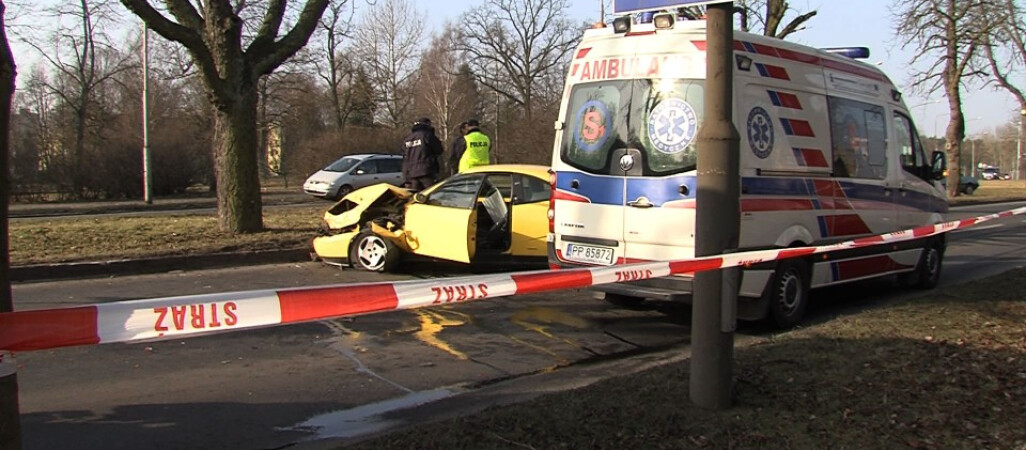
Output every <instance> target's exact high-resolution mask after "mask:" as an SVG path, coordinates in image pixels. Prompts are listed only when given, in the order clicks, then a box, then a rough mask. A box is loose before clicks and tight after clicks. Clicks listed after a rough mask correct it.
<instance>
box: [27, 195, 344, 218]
mask: <svg viewBox="0 0 1026 450" xmlns="http://www.w3.org/2000/svg"><path fill="white" fill-rule="evenodd" d="M261 201H262V203H263V206H279V205H296V204H305V203H318V202H319V203H324V204H325V205H327V203H326V202H324V201H321V200H318V199H316V198H314V197H311V196H309V195H306V194H304V193H303V191H302V190H301V189H299V188H296V189H291V188H290V189H283V188H271V189H267V190H265V191H263V192H261ZM216 207H217V198H215V197H214V196H213V194H199V193H197V194H194V195H189V196H182V197H175V198H157V199H154V200H153V203H152V204H146V203H145V202H143V201H142V200H116V201H94V202H47V203H11V204H10V206H9V207H8V213H9V216H8V217H10V218H12V219H21V218H31V217H51V216H71V215H83V214H117V213H126V212H143V211H179V210H189V209H205V208H216Z"/></svg>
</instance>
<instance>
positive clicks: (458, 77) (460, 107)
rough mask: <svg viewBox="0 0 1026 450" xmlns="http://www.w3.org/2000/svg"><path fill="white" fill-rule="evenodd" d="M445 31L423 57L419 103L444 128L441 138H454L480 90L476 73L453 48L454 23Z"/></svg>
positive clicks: (472, 111) (446, 139)
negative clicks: (475, 82) (471, 73)
mask: <svg viewBox="0 0 1026 450" xmlns="http://www.w3.org/2000/svg"><path fill="white" fill-rule="evenodd" d="M442 28H443V29H444V30H446V31H444V32H442V34H440V35H438V36H436V37H435V38H433V39H432V40H431V44H430V46H429V48H428V51H427V52H426V53H425V54H424V58H423V59H422V60H421V65H420V71H419V75H418V77H417V81H418V83H417V85H418V86H419V87H420V89H418V91H417V104H418V105H419V106H420V107H421V108H423V110H424V111H425V112H427V114H428V115H429V116H431V118H432V120H433V121H434V123H435V126H436V128H438V129H439V130H441V136H440V138H441V139H442V142H445V143H448V142H449V141H450V140H451V137H450V136H449V132H450V131H451V130H453V129H454V128H455V125H456V124H457V122H458V120H459V119H461V118H463V119H465V118H467V117H470V116H471V115H473V114H474V112H475V110H476V106H477V104H478V102H479V100H480V99H479V98H478V97H479V93H478V92H477V86H476V85H475V84H474V79H473V76H471V75H470V73H469V69H468V68H467V67H466V65H465V64H463V62H462V58H460V54H459V53H458V52H456V51H455V50H454V49H453V42H452V39H453V38H454V37H455V33H454V31H453V28H455V27H453V26H451V24H448V25H446V26H443V27H442Z"/></svg>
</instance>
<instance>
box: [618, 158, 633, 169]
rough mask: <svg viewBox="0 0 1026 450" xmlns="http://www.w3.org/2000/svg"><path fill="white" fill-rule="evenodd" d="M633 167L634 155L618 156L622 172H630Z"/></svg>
mask: <svg viewBox="0 0 1026 450" xmlns="http://www.w3.org/2000/svg"><path fill="white" fill-rule="evenodd" d="M633 168H634V157H633V156H631V155H623V156H621V157H620V170H622V171H624V172H630V170H631V169H633Z"/></svg>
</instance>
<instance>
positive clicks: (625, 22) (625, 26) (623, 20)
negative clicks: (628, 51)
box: [613, 16, 631, 33]
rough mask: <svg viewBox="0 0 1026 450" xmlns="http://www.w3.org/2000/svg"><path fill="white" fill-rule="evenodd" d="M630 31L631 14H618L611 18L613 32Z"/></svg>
mask: <svg viewBox="0 0 1026 450" xmlns="http://www.w3.org/2000/svg"><path fill="white" fill-rule="evenodd" d="M628 31H631V16H620V17H617V18H615V19H613V32H614V33H626V32H628Z"/></svg>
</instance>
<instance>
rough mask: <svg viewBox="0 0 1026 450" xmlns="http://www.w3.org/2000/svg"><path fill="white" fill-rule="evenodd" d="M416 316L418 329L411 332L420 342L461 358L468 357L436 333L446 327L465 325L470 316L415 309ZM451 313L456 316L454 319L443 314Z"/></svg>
mask: <svg viewBox="0 0 1026 450" xmlns="http://www.w3.org/2000/svg"><path fill="white" fill-rule="evenodd" d="M415 312H416V314H417V317H418V318H419V319H420V330H419V331H417V332H416V333H414V334H413V336H414V337H416V338H417V339H418V340H420V341H421V342H423V343H425V344H427V345H430V346H432V347H434V348H437V349H439V350H441V351H443V352H446V353H448V354H450V355H452V356H455V357H456V358H459V359H461V360H467V359H470V358H469V357H467V355H466V354H464V353H463V352H460V351H458V350H456V349H454V348H452V346H450V345H449V344H448V343H446V342H444V341H442V340H441V339H440V338H439V337H438V333H441V332H442V330H444V329H445V328H446V327H458V326H463V325H466V324H467V323H468V322H470V316H468V315H466V314H463V313H459V312H456V311H444V312H443V311H429V310H423V311H415ZM443 313H444V314H451V315H454V316H457V317H458V318H456V319H450V318H448V317H446V316H445V315H444V314H443Z"/></svg>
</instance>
